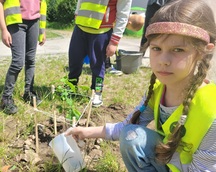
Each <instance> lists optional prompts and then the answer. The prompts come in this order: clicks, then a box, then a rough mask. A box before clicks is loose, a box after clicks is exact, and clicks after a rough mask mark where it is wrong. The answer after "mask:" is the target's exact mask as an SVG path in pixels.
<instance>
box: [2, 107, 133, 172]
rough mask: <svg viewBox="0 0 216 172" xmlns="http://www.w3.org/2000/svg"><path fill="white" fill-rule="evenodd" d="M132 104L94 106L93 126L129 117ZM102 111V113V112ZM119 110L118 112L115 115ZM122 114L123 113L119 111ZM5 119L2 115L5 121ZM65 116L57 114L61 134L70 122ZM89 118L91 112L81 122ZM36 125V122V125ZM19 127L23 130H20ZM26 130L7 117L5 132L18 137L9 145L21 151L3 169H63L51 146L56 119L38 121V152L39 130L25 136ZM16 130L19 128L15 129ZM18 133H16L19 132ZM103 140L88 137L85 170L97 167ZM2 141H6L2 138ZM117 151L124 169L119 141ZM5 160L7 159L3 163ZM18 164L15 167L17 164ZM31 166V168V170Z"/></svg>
mask: <svg viewBox="0 0 216 172" xmlns="http://www.w3.org/2000/svg"><path fill="white" fill-rule="evenodd" d="M130 110H131V108H130V107H125V106H123V105H121V104H111V105H110V106H108V107H106V106H101V107H99V108H93V109H92V111H91V116H90V122H89V126H98V125H101V124H104V123H105V122H106V121H109V122H117V121H119V120H123V119H124V118H125V115H124V114H127V113H128V112H130ZM99 114H100V115H99ZM114 114H115V115H114ZM116 114H119V115H116ZM2 120H3V119H1V121H2ZM63 121H64V117H62V116H59V117H58V118H57V133H58V134H60V133H62V132H64V131H66V129H67V128H68V127H69V126H68V124H67V123H65V122H63ZM86 121H87V112H86V114H84V116H83V117H82V119H81V120H80V121H79V123H78V125H79V126H85V125H86ZM33 127H34V126H33ZM17 130H19V131H17ZM22 130H25V128H17V121H16V119H13V118H7V119H6V120H5V129H4V131H5V132H4V133H5V136H7V137H8V138H16V139H15V140H14V139H13V140H14V142H12V143H11V144H10V145H9V149H11V151H14V152H20V153H19V154H18V155H16V156H15V157H13V159H11V160H10V162H11V164H13V165H10V164H9V165H6V166H4V167H3V168H2V172H8V171H13V172H16V171H17V172H18V171H20V170H18V168H19V169H22V171H24V172H25V171H32V168H34V170H33V171H40V172H43V171H47V172H48V171H49V172H61V171H62V172H63V171H64V169H63V168H62V167H60V166H59V161H58V159H57V158H56V156H55V155H54V153H53V151H52V149H51V148H50V146H49V142H50V141H51V140H52V139H53V138H54V137H55V135H54V121H53V119H50V120H47V121H43V122H41V123H40V124H38V138H39V144H38V145H39V147H38V153H37V151H36V138H35V132H33V133H31V134H30V135H28V136H26V137H24V136H23V135H22V134H20V135H19V133H22ZM13 131H16V132H13ZM15 133H16V134H15ZM101 142H103V140H101V139H87V140H85V146H84V147H83V148H81V151H82V154H83V155H84V161H85V163H86V169H85V171H88V172H93V171H96V170H95V167H94V166H95V164H96V163H97V161H98V160H99V158H100V157H102V156H103V151H102V150H101V148H100V144H101ZM0 143H3V142H2V140H1V141H0ZM111 147H112V150H113V153H114V154H116V156H118V157H119V158H118V159H119V164H120V169H122V170H124V169H125V167H124V163H123V162H122V160H121V157H120V153H119V145H118V142H113V143H112V146H111ZM2 164H4V163H2ZM14 164H16V166H18V168H15V165H14ZM30 169H31V170H30Z"/></svg>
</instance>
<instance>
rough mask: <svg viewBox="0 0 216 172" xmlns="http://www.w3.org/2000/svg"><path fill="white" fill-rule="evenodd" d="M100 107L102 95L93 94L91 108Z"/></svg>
mask: <svg viewBox="0 0 216 172" xmlns="http://www.w3.org/2000/svg"><path fill="white" fill-rule="evenodd" d="M101 105H103V100H102V94H101V93H95V95H94V97H93V100H92V106H93V107H99V106H101Z"/></svg>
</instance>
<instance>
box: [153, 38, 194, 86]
mask: <svg viewBox="0 0 216 172" xmlns="http://www.w3.org/2000/svg"><path fill="white" fill-rule="evenodd" d="M149 48H150V65H151V68H152V71H153V72H154V74H155V75H156V77H157V78H158V79H159V80H160V82H162V83H163V84H165V85H167V86H174V87H179V86H180V85H182V84H183V83H187V82H188V81H189V79H190V77H191V76H192V75H193V73H194V69H195V66H196V63H197V59H198V57H197V56H198V52H197V51H196V50H195V48H194V47H193V46H192V44H191V43H190V42H189V41H187V39H186V37H184V36H181V35H161V36H159V37H156V38H153V39H152V40H151V41H150V47H149Z"/></svg>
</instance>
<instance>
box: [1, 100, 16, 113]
mask: <svg viewBox="0 0 216 172" xmlns="http://www.w3.org/2000/svg"><path fill="white" fill-rule="evenodd" d="M0 109H2V110H3V112H4V113H6V114H8V115H10V114H15V113H17V111H18V108H17V106H16V105H15V104H14V100H13V99H12V97H2V99H1V104H0Z"/></svg>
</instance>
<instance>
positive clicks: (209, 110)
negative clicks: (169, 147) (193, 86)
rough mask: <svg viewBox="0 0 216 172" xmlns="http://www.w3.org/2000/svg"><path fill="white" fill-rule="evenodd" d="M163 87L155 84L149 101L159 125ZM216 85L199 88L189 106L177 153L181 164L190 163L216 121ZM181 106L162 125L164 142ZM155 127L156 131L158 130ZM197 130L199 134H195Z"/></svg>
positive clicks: (178, 116) (171, 165)
mask: <svg viewBox="0 0 216 172" xmlns="http://www.w3.org/2000/svg"><path fill="white" fill-rule="evenodd" d="M163 88H164V86H163V85H162V84H160V83H156V84H155V87H154V94H153V96H152V98H151V100H150V106H151V107H152V108H154V116H155V121H156V123H157V124H158V123H159V104H160V99H161V96H162V93H163ZM215 102H216V85H215V84H213V83H210V84H207V85H206V86H204V87H202V88H200V89H199V90H198V91H197V92H196V93H195V96H194V98H193V99H192V101H191V104H190V111H189V114H188V117H187V121H186V123H185V128H186V134H185V136H184V137H183V138H182V142H183V146H179V147H178V149H177V151H178V152H179V153H180V161H181V163H182V164H188V163H190V162H191V161H192V155H193V154H194V152H195V151H196V150H197V148H198V147H199V145H200V143H201V141H202V139H203V137H204V136H205V134H206V133H207V132H208V130H209V128H210V127H211V125H212V123H213V121H214V120H215V119H216V106H215ZM182 110H183V105H180V106H179V107H178V108H177V109H176V110H175V111H174V112H173V113H172V115H171V116H170V117H169V118H168V119H167V120H166V122H165V123H164V124H163V125H162V128H163V132H164V133H165V139H164V142H166V141H167V137H168V136H169V134H170V126H171V125H172V124H173V122H177V121H178V120H179V118H180V116H181V114H182ZM158 126H159V125H157V130H159V127H158ZM197 129H199V132H197ZM167 165H168V166H169V168H170V169H172V171H174V172H179V169H178V168H176V167H175V166H174V165H173V164H167Z"/></svg>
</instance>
